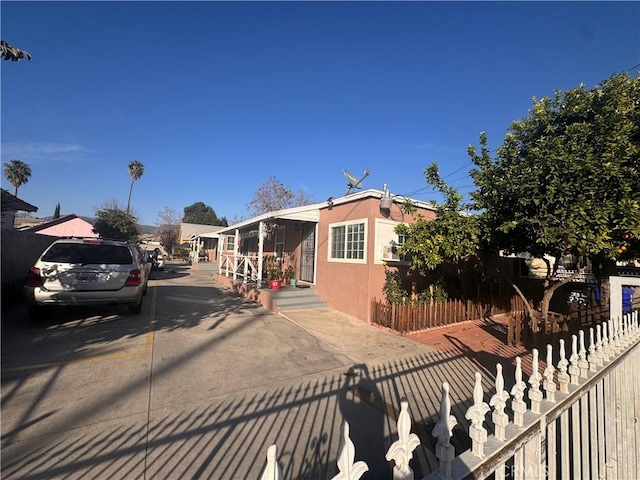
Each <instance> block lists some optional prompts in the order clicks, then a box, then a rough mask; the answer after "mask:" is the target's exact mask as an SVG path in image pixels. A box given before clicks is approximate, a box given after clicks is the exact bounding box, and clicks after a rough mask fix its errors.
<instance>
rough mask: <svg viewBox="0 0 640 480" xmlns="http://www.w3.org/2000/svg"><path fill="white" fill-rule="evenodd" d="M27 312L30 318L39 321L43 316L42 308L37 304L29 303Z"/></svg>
mask: <svg viewBox="0 0 640 480" xmlns="http://www.w3.org/2000/svg"><path fill="white" fill-rule="evenodd" d="M27 313H28V314H29V318H30V319H31V320H34V321H39V320H42V318H43V317H44V308H43V307H41V306H39V305H29V306H28V307H27Z"/></svg>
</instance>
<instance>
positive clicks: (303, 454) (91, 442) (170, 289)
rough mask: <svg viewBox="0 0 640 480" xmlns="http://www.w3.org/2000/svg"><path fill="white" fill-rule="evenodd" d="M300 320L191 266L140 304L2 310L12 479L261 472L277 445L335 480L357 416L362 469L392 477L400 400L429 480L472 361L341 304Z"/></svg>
mask: <svg viewBox="0 0 640 480" xmlns="http://www.w3.org/2000/svg"><path fill="white" fill-rule="evenodd" d="M286 315H287V316H286V317H284V316H279V315H275V314H273V313H271V312H269V311H267V310H266V309H264V308H262V307H261V306H260V305H258V304H255V303H253V302H250V301H248V300H245V299H243V298H241V297H239V296H237V295H235V294H234V293H232V292H231V291H230V290H228V289H225V288H224V287H222V286H220V285H217V284H215V283H214V282H213V281H212V280H211V276H210V274H208V273H207V272H206V271H198V270H197V269H191V268H190V267H188V266H184V265H168V266H167V269H166V270H165V271H164V272H155V273H154V278H153V279H152V280H151V281H150V284H149V290H148V294H147V296H146V297H145V301H144V305H143V310H142V314H140V315H129V314H128V313H127V311H126V308H124V307H100V308H92V309H71V310H61V311H54V312H52V313H51V315H49V316H48V317H47V319H45V320H42V321H40V322H38V323H32V322H31V321H29V320H28V318H27V315H26V310H25V309H24V308H23V307H19V308H15V309H13V310H10V311H7V312H4V313H3V318H2V352H1V353H2V357H1V359H2V370H1V373H2V406H1V414H2V452H1V476H2V478H3V479H36V478H38V479H40V478H47V479H54V478H56V479H57V478H65V479H80V478H82V479H90V478H95V479H102V478H105V479H119V478H122V479H173V478H176V479H178V478H181V479H182V478H194V479H196V478H198V479H200V478H211V479H248V478H256V479H258V478H260V475H261V472H262V470H263V469H264V465H265V458H266V453H267V449H268V447H269V446H270V445H272V444H276V445H277V447H278V460H279V463H280V465H281V468H282V470H283V473H284V477H285V478H287V479H328V478H331V477H333V476H334V475H336V474H337V473H338V469H337V466H336V458H337V454H338V446H339V441H340V425H341V423H342V421H343V420H347V421H348V422H349V424H350V430H351V439H352V441H353V442H354V444H355V448H356V460H364V461H366V462H367V464H368V465H369V472H367V473H366V474H365V476H363V478H365V479H367V478H369V479H378V478H391V469H392V463H389V462H387V461H386V460H385V458H384V456H385V453H386V450H387V449H388V448H389V446H390V445H391V443H393V442H394V441H395V440H396V439H397V437H396V432H397V426H396V421H397V416H398V413H399V408H400V399H401V398H402V397H406V398H407V399H408V401H409V408H410V412H411V415H412V418H413V420H414V425H413V431H414V432H415V433H417V434H418V436H419V437H420V439H421V441H422V445H420V446H419V447H418V448H417V449H416V451H414V460H413V461H412V467H413V469H414V470H415V472H416V478H422V476H424V475H426V474H427V473H429V472H430V471H431V470H432V469H433V468H435V459H434V457H433V441H434V440H433V437H432V435H431V430H432V429H433V425H434V423H435V421H437V413H438V403H439V399H440V385H441V384H442V382H443V381H445V380H446V381H449V382H450V383H453V384H455V382H456V379H460V385H461V386H460V388H457V389H456V388H452V401H453V404H454V405H453V410H452V413H453V414H456V412H458V413H460V412H463V411H464V409H465V408H466V406H467V405H468V403H469V399H470V398H471V397H472V392H471V387H472V385H471V383H470V382H468V381H466V379H467V378H473V372H474V367H473V365H472V364H471V363H470V362H468V361H466V360H465V359H463V358H461V357H459V358H457V357H451V356H447V355H446V354H443V353H442V352H439V351H436V350H434V349H432V348H430V347H428V346H425V345H423V344H420V343H417V342H414V341H412V340H410V339H408V338H405V337H402V336H399V335H396V334H393V333H390V332H386V331H382V330H380V329H378V328H376V327H372V326H369V325H365V324H363V323H362V322H359V321H357V320H355V319H353V318H351V317H348V316H345V315H342V314H340V313H338V312H336V311H333V310H331V309H328V308H325V309H313V310H299V311H292V312H286ZM457 416H458V418H461V417H462V419H464V415H457ZM454 440H455V439H454ZM454 443H456V442H454ZM457 445H458V447H459V448H464V445H463V444H462V440H460V441H459V442H458V443H457Z"/></svg>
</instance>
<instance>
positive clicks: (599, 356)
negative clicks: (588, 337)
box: [596, 324, 604, 367]
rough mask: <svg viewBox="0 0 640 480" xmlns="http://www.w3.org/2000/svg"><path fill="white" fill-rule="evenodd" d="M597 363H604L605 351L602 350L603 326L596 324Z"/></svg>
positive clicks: (599, 364)
mask: <svg viewBox="0 0 640 480" xmlns="http://www.w3.org/2000/svg"><path fill="white" fill-rule="evenodd" d="M596 364H597V365H598V366H599V367H601V366H602V365H604V352H603V351H602V326H601V325H600V324H598V325H596Z"/></svg>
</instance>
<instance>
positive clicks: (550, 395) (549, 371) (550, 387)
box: [543, 345, 556, 402]
mask: <svg viewBox="0 0 640 480" xmlns="http://www.w3.org/2000/svg"><path fill="white" fill-rule="evenodd" d="M555 371H556V369H555V368H553V347H552V346H551V345H547V367H546V368H545V369H544V373H543V376H544V384H543V387H544V391H545V393H546V397H547V400H549V401H550V402H555V401H556V383H555V382H554V381H553V374H554V372H555Z"/></svg>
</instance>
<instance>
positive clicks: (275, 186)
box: [247, 175, 314, 217]
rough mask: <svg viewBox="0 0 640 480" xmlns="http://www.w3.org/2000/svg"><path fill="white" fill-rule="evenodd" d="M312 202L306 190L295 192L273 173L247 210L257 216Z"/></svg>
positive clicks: (257, 192) (254, 196) (259, 188)
mask: <svg viewBox="0 0 640 480" xmlns="http://www.w3.org/2000/svg"><path fill="white" fill-rule="evenodd" d="M312 203H314V202H313V200H312V199H311V197H310V196H309V194H308V193H307V192H306V191H305V190H299V191H298V192H294V191H293V190H292V189H291V188H289V187H287V186H285V185H284V184H283V183H282V182H281V181H279V180H278V179H277V178H276V177H274V176H273V175H272V176H270V177H268V178H267V179H266V180H265V182H264V183H263V184H262V185H260V186H259V187H258V189H257V190H256V192H255V194H254V195H253V198H252V199H251V201H250V202H249V204H248V205H247V210H248V211H249V214H250V215H251V216H253V217H256V216H258V215H262V214H263V213H268V212H273V211H276V210H282V209H284V208H292V207H301V206H303V205H309V204H312Z"/></svg>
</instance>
